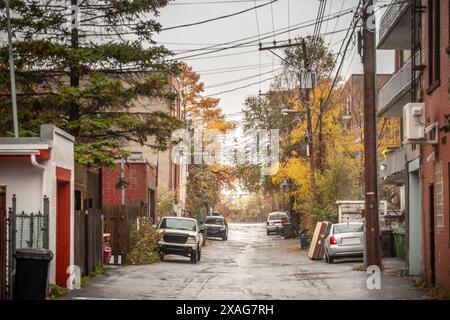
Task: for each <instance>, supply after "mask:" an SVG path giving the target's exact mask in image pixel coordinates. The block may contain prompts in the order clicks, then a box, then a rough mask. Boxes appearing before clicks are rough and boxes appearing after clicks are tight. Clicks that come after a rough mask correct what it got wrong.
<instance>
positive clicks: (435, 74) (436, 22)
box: [427, 0, 441, 93]
mask: <svg viewBox="0 0 450 320" xmlns="http://www.w3.org/2000/svg"><path fill="white" fill-rule="evenodd" d="M427 9H428V85H429V88H428V93H431V92H432V91H433V90H434V89H435V88H436V87H437V86H438V85H439V80H440V77H441V75H440V73H441V72H440V70H441V63H440V56H441V55H440V51H441V40H440V34H441V12H440V11H441V5H440V1H434V0H428V8H427Z"/></svg>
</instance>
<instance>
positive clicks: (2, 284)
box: [0, 187, 7, 300]
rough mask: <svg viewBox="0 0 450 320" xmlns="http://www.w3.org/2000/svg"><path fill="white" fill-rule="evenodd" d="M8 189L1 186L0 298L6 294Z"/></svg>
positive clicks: (2, 298)
mask: <svg viewBox="0 0 450 320" xmlns="http://www.w3.org/2000/svg"><path fill="white" fill-rule="evenodd" d="M6 213H7V210H6V191H5V190H4V189H3V188H2V187H0V300H4V299H6V298H7V296H6V284H7V282H6V276H7V273H6V255H7V251H6V232H7V229H6Z"/></svg>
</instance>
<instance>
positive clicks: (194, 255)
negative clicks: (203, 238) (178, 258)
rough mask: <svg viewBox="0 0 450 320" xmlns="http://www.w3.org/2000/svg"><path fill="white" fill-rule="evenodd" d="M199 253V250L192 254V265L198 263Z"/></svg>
mask: <svg viewBox="0 0 450 320" xmlns="http://www.w3.org/2000/svg"><path fill="white" fill-rule="evenodd" d="M197 252H198V249H197V250H195V251H192V253H191V263H197Z"/></svg>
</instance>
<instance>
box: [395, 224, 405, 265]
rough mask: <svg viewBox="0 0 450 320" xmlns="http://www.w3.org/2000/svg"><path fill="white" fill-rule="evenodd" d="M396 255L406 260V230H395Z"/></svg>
mask: <svg viewBox="0 0 450 320" xmlns="http://www.w3.org/2000/svg"><path fill="white" fill-rule="evenodd" d="M393 234H394V242H395V255H396V257H398V258H400V259H402V260H405V244H406V241H405V231H404V230H394V232H393Z"/></svg>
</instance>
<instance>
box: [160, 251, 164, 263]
mask: <svg viewBox="0 0 450 320" xmlns="http://www.w3.org/2000/svg"><path fill="white" fill-rule="evenodd" d="M159 260H160V261H164V253H162V252H160V253H159Z"/></svg>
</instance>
